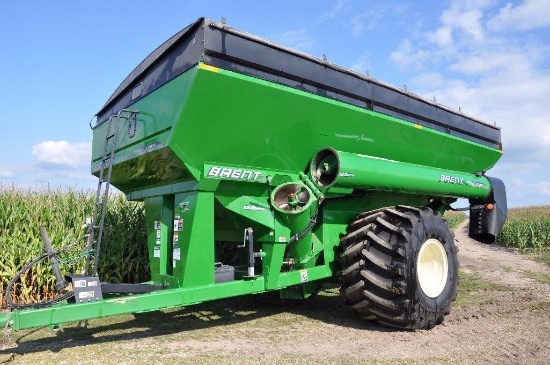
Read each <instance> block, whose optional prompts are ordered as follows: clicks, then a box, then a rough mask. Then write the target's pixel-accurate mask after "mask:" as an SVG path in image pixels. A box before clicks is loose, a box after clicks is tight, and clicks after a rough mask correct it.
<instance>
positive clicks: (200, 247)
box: [172, 191, 215, 288]
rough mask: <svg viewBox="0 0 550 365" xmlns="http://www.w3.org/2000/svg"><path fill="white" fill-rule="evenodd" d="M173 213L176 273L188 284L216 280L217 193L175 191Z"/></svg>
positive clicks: (185, 284)
mask: <svg viewBox="0 0 550 365" xmlns="http://www.w3.org/2000/svg"><path fill="white" fill-rule="evenodd" d="M174 214H175V216H174V217H173V222H174V228H175V229H174V237H173V240H172V259H173V261H172V263H173V267H174V276H175V277H176V278H178V279H179V281H180V283H181V285H182V286H183V287H186V288H189V287H193V286H200V285H208V284H213V283H214V264H215V262H214V194H213V193H211V192H202V191H195V192H189V193H182V194H176V196H175V213H174ZM176 225H179V227H176Z"/></svg>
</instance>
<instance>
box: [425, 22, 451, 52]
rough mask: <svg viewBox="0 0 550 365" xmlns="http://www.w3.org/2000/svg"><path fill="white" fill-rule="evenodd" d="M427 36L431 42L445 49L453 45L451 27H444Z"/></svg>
mask: <svg viewBox="0 0 550 365" xmlns="http://www.w3.org/2000/svg"><path fill="white" fill-rule="evenodd" d="M426 36H427V37H428V40H429V41H431V42H433V43H435V44H437V45H438V46H439V47H442V48H444V47H449V46H452V45H453V34H452V28H451V27H448V26H443V27H441V28H439V29H437V30H436V31H435V32H428V33H427V34H426Z"/></svg>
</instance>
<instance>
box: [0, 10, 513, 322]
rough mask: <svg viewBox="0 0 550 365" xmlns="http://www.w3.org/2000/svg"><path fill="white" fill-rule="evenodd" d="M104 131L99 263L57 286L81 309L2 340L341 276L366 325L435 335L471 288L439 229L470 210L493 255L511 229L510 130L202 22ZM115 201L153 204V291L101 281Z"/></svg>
mask: <svg viewBox="0 0 550 365" xmlns="http://www.w3.org/2000/svg"><path fill="white" fill-rule="evenodd" d="M92 129H93V156H92V164H91V170H92V173H93V174H94V175H96V176H98V177H99V184H98V195H97V197H98V199H97V205H96V206H97V208H96V210H95V212H94V217H93V219H92V222H91V223H90V225H89V226H90V227H89V237H90V238H89V241H88V248H93V249H94V250H95V258H88V261H87V264H86V273H85V274H84V275H82V274H80V275H76V274H73V275H68V277H66V278H63V277H61V274H60V273H58V276H59V282H60V284H59V289H60V291H61V292H63V291H67V293H68V294H67V295H68V296H70V295H71V293H74V299H73V300H72V301H71V300H69V301H62V302H59V303H55V304H53V305H51V306H48V307H46V308H28V309H14V310H13V311H12V312H11V313H9V314H5V315H3V316H2V317H0V325H2V326H6V325H7V326H10V327H12V328H14V329H21V328H28V327H38V326H44V325H57V324H61V323H64V322H69V321H77V320H84V319H90V318H98V317H103V316H109V315H117V314H122V313H132V312H143V311H151V310H158V309H162V308H168V307H177V306H187V305H190V304H194V303H200V302H204V301H209V300H214V299H220V298H227V297H233V296H239V295H246V294H259V293H264V292H273V293H277V294H278V296H279V297H280V298H282V299H304V298H308V297H309V296H311V295H312V294H314V293H316V291H318V289H319V281H321V280H323V279H328V278H337V279H339V281H340V282H341V284H342V289H341V292H342V295H343V297H344V298H345V300H346V302H347V304H349V306H350V307H351V308H352V309H353V310H354V311H355V312H356V313H357V314H358V315H359V316H360V317H363V318H366V319H370V320H376V321H378V322H380V323H384V324H387V325H391V326H395V327H399V328H431V327H433V326H434V325H436V324H438V323H441V322H442V321H443V318H444V315H446V314H447V313H449V311H450V307H451V302H452V300H453V299H454V298H455V296H456V285H457V280H458V279H457V270H458V263H457V248H456V246H455V244H454V242H453V240H454V236H453V233H451V232H450V231H449V229H448V227H447V223H446V221H445V220H444V219H442V213H443V212H444V211H445V210H449V209H452V208H451V204H452V203H453V202H455V201H456V200H457V199H458V198H466V199H469V201H470V208H469V209H470V217H471V220H470V235H471V236H472V237H474V238H476V239H478V240H480V241H482V242H492V241H493V240H494V239H495V237H496V235H497V234H498V232H499V230H500V228H501V226H502V224H503V222H504V219H505V218H506V212H507V210H506V196H505V190H504V185H503V184H502V182H501V181H500V180H498V179H496V178H492V177H488V176H486V171H487V170H489V169H491V168H492V167H493V166H494V165H495V163H496V162H497V161H498V159H499V158H500V157H501V155H502V145H501V139H500V129H499V128H498V127H496V126H495V125H492V124H487V123H484V122H482V121H480V120H477V119H475V118H472V117H469V116H467V115H464V114H462V113H461V112H459V111H456V110H452V109H450V108H447V107H445V106H443V105H440V104H437V103H436V102H435V101H433V102H432V101H428V100H426V99H424V98H422V97H419V96H417V95H414V94H412V93H410V92H408V91H407V90H403V89H399V88H396V87H393V86H390V85H388V84H385V83H383V82H380V81H378V80H375V79H373V78H371V77H370V76H368V75H364V74H360V73H357V72H354V71H351V70H349V69H345V68H343V67H340V66H337V65H335V64H333V63H330V62H328V61H327V60H326V58H323V59H319V58H316V57H312V56H310V55H307V54H304V53H301V52H298V51H296V50H293V49H290V48H287V47H284V46H281V45H278V44H275V43H273V42H271V41H268V40H266V39H263V38H260V37H257V36H254V35H251V34H248V33H245V32H243V31H240V30H237V29H234V28H231V27H229V26H227V25H226V24H224V23H218V22H214V21H211V20H208V19H204V18H200V19H198V20H197V21H196V22H194V23H193V24H191V25H189V26H188V27H186V28H185V29H183V30H182V31H180V32H179V33H177V34H176V35H174V36H173V37H172V38H170V39H169V40H168V41H166V42H165V43H164V44H162V45H161V46H160V47H159V48H157V49H156V50H155V51H154V52H153V53H151V55H149V56H148V57H147V58H146V59H145V60H144V61H143V62H142V63H141V64H139V65H138V66H137V68H136V69H135V70H134V71H132V73H130V75H129V76H128V77H127V78H126V79H125V80H124V81H123V82H122V84H121V85H120V86H119V87H118V89H117V90H116V91H115V92H114V93H113V95H112V96H111V97H110V98H109V99H108V101H107V102H106V104H105V105H104V107H103V108H102V109H101V110H100V111H99V112H98V113H97V123H95V124H94V125H92ZM111 185H113V186H115V187H116V188H117V189H119V190H121V191H122V192H124V193H125V194H126V196H127V198H128V199H130V200H139V201H143V202H144V206H145V214H146V221H147V241H148V252H149V259H150V269H151V280H150V282H147V283H142V284H123V283H100V279H101V278H99V279H98V278H97V262H98V261H97V257H98V255H99V254H100V252H101V245H102V244H103V245H108V244H109V242H101V241H102V229H103V216H104V210H105V204H104V201H103V200H102V197H103V196H106V195H107V193H108V188H109V186H111ZM44 236H45V240H46V241H47V234H44ZM52 257H53V255H52ZM66 281H69V282H70V283H66ZM67 284H72V287H71V286H69V287H68V288H69V289H67V288H65V289H63V287H65V286H66V285H67ZM69 290H70V291H69ZM64 299H65V298H64Z"/></svg>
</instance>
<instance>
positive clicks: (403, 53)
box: [390, 39, 429, 70]
mask: <svg viewBox="0 0 550 365" xmlns="http://www.w3.org/2000/svg"><path fill="white" fill-rule="evenodd" d="M427 57H429V54H428V52H427V51H425V50H424V49H421V48H417V47H415V46H414V44H413V43H412V42H411V41H410V40H408V39H404V40H402V41H401V42H400V43H399V45H398V46H397V50H395V51H394V52H392V53H391V55H390V59H391V60H392V61H393V62H395V63H396V64H397V66H398V67H399V68H401V69H408V68H411V69H413V70H421V69H423V68H424V63H425V61H426V59H427Z"/></svg>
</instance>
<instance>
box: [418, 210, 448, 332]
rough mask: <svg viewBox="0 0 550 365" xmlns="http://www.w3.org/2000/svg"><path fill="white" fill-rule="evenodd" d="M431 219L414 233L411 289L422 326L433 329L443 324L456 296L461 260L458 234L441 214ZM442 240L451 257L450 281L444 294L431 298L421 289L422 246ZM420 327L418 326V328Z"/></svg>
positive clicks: (419, 225)
mask: <svg viewBox="0 0 550 365" xmlns="http://www.w3.org/2000/svg"><path fill="white" fill-rule="evenodd" d="M430 215H431V217H426V216H424V217H423V218H424V219H421V220H420V221H419V224H418V227H417V229H416V232H412V235H411V242H410V243H411V244H410V247H411V249H412V252H411V253H412V255H411V256H410V257H409V265H408V266H409V275H408V281H409V283H408V287H409V288H410V289H411V290H412V291H413V292H414V293H412V294H413V295H412V297H413V298H414V299H413V301H412V303H411V304H412V306H413V308H411V309H413V311H414V312H415V313H416V315H417V318H416V320H417V321H419V323H417V324H419V325H420V326H419V327H425V326H426V327H428V328H430V327H432V326H433V325H435V324H437V323H440V322H441V321H443V317H444V315H445V314H446V313H447V312H448V311H449V310H450V306H451V302H452V301H453V299H454V298H455V296H456V286H457V284H458V277H457V272H458V260H457V253H456V246H455V245H454V235H453V234H452V233H451V232H450V231H449V230H448V228H447V227H446V224H445V223H444V221H443V220H442V219H441V218H440V216H439V214H437V215H432V214H430ZM430 238H433V239H436V240H438V241H439V242H440V243H441V244H442V246H443V248H444V250H445V253H446V255H447V262H448V267H447V281H446V283H445V287H444V288H443V291H442V292H441V293H440V294H439V295H438V296H437V297H435V298H431V297H428V296H427V295H426V294H424V291H423V290H422V288H421V287H420V282H419V280H418V271H417V266H416V264H417V260H418V255H419V253H420V249H421V248H422V246H423V245H424V244H425V243H426V242H427V241H428V240H429V239H430ZM429 322H433V323H431V324H430V323H429ZM415 327H417V326H415Z"/></svg>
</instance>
